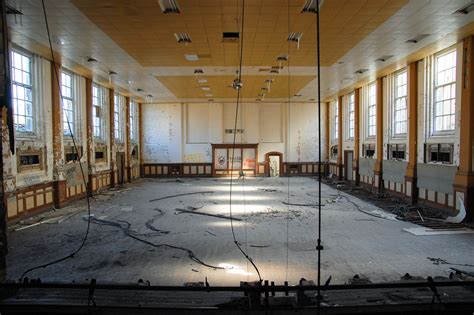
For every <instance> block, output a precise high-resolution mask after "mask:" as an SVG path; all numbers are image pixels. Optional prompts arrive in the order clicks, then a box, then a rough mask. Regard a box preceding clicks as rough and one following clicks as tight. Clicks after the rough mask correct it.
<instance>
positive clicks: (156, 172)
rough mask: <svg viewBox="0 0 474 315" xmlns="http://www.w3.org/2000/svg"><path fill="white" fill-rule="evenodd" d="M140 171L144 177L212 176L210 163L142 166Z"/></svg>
mask: <svg viewBox="0 0 474 315" xmlns="http://www.w3.org/2000/svg"><path fill="white" fill-rule="evenodd" d="M142 169H143V176H144V177H167V176H181V177H186V176H189V177H195V176H200V177H210V176H212V164H211V163H172V164H143V166H142Z"/></svg>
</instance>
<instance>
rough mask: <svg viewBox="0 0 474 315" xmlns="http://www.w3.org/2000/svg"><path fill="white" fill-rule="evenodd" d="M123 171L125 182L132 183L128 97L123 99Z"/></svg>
mask: <svg viewBox="0 0 474 315" xmlns="http://www.w3.org/2000/svg"><path fill="white" fill-rule="evenodd" d="M125 169H126V170H127V181H128V182H129V183H131V182H132V169H131V166H130V97H129V96H127V97H126V99H125Z"/></svg>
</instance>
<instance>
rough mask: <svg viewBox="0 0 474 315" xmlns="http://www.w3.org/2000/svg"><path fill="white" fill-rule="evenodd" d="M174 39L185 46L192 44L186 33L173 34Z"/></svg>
mask: <svg viewBox="0 0 474 315" xmlns="http://www.w3.org/2000/svg"><path fill="white" fill-rule="evenodd" d="M174 37H175V38H176V41H177V42H178V43H185V44H186V46H187V45H188V44H191V42H192V40H191V36H189V34H188V33H174Z"/></svg>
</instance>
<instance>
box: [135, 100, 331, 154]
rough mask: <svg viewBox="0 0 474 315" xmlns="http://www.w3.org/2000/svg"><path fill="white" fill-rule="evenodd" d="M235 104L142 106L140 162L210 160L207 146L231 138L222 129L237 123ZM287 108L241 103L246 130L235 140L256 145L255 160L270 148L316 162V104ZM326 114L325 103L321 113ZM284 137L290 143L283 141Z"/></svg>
mask: <svg viewBox="0 0 474 315" xmlns="http://www.w3.org/2000/svg"><path fill="white" fill-rule="evenodd" d="M235 107H236V104H234V103H224V104H223V103H192V104H145V105H143V128H144V132H143V137H144V139H143V145H144V148H143V149H144V150H143V154H144V163H211V162H212V161H211V160H212V146H211V144H212V143H232V142H233V140H234V134H233V133H226V129H228V130H233V129H234V127H235ZM288 111H289V107H288V104H284V103H243V104H242V106H240V107H239V113H238V116H237V129H244V133H242V134H241V133H237V134H236V137H235V140H236V142H237V143H241V142H242V143H259V146H258V160H259V162H262V161H264V159H265V153H268V152H271V151H277V152H281V153H283V159H284V161H291V162H308V161H317V160H318V135H317V134H318V116H317V106H316V105H315V104H314V103H293V104H291V112H288ZM325 115H326V106H323V107H322V110H321V117H323V119H324V117H325ZM288 119H290V122H289V123H288ZM287 125H288V126H290V128H291V132H290V133H289V134H288V133H287ZM321 129H322V132H323V134H322V141H323V142H322V148H323V150H326V145H325V134H324V133H325V125H324V120H323V125H322V126H321ZM288 137H291V141H290V142H289V143H288V144H287V141H286V139H288ZM288 152H291V157H290V158H288ZM322 156H324V152H323V154H322Z"/></svg>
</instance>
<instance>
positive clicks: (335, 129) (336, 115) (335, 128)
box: [332, 100, 339, 141]
mask: <svg viewBox="0 0 474 315" xmlns="http://www.w3.org/2000/svg"><path fill="white" fill-rule="evenodd" d="M333 110H334V112H333V115H332V117H333V119H334V125H333V138H332V140H333V141H337V140H339V101H338V100H335V101H334V106H333Z"/></svg>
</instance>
